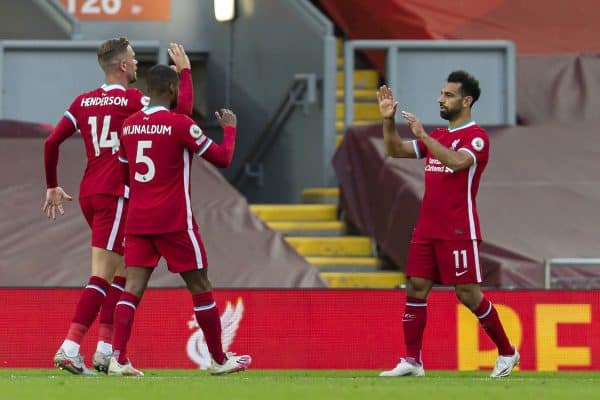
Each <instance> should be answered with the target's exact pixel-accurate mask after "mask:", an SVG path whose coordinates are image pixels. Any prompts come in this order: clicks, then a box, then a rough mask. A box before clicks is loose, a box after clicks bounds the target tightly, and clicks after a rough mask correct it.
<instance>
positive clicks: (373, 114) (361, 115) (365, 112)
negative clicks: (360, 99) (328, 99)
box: [335, 102, 381, 121]
mask: <svg viewBox="0 0 600 400" xmlns="http://www.w3.org/2000/svg"><path fill="white" fill-rule="evenodd" d="M335 118H336V120H343V119H344V103H340V102H338V103H337V104H336V105H335ZM354 118H355V119H358V120H365V121H373V120H380V119H381V114H380V113H379V106H378V105H377V103H354Z"/></svg>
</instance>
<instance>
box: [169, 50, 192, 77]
mask: <svg viewBox="0 0 600 400" xmlns="http://www.w3.org/2000/svg"><path fill="white" fill-rule="evenodd" d="M167 52H168V53H169V57H171V60H173V62H174V63H175V65H174V66H171V68H173V69H174V70H175V71H177V73H180V72H181V71H182V70H184V69H186V68H191V63H190V58H189V57H188V55H187V54H186V53H185V49H184V48H183V46H182V45H180V44H179V43H170V44H169V48H168V49H167Z"/></svg>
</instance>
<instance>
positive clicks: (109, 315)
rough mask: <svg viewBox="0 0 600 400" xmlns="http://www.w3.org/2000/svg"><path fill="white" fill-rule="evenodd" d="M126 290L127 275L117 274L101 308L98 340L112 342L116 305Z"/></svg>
mask: <svg viewBox="0 0 600 400" xmlns="http://www.w3.org/2000/svg"><path fill="white" fill-rule="evenodd" d="M124 290H125V277H124V276H115V278H114V279H113V283H112V284H111V285H110V288H109V289H108V294H107V295H106V298H105V299H104V303H102V308H101V309H100V325H99V327H98V340H100V341H102V342H106V343H111V341H112V333H113V317H114V314H115V306H116V305H117V301H119V297H121V294H122V293H123V291H124Z"/></svg>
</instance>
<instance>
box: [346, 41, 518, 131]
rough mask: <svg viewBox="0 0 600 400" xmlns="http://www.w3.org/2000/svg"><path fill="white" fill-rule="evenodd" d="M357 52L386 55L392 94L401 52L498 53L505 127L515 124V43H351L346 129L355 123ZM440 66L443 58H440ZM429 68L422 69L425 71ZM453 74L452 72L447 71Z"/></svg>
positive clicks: (395, 83) (349, 48) (397, 84)
mask: <svg viewBox="0 0 600 400" xmlns="http://www.w3.org/2000/svg"><path fill="white" fill-rule="evenodd" d="M356 50H385V51H386V75H387V76H386V81H387V84H388V86H389V87H390V88H391V89H392V90H397V89H398V88H399V87H400V77H398V66H399V64H400V60H401V59H400V54H401V53H402V51H419V52H432V53H434V52H435V53H439V54H440V55H446V54H449V53H450V52H473V53H477V52H479V53H481V52H482V51H497V52H501V53H504V61H505V65H504V69H505V71H504V74H505V76H506V82H505V87H504V89H503V90H504V93H503V97H504V104H503V106H504V116H503V120H504V124H506V125H512V124H514V123H515V122H516V102H515V92H516V90H515V66H514V65H515V54H514V46H513V44H512V42H509V41H504V40H348V41H346V42H345V44H344V127H348V126H350V125H352V123H353V121H354V85H353V78H354V76H353V75H354V52H355V51H356ZM440 62H442V63H443V62H444V58H443V57H440ZM426 66H427V65H423V67H426ZM448 72H450V71H448Z"/></svg>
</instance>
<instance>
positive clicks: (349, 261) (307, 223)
mask: <svg viewBox="0 0 600 400" xmlns="http://www.w3.org/2000/svg"><path fill="white" fill-rule="evenodd" d="M343 49H344V42H343V40H341V39H339V38H338V39H337V60H336V64H337V68H338V72H337V75H336V85H337V90H336V93H335V94H336V98H337V104H336V123H335V128H336V133H337V135H336V145H337V146H339V144H340V143H341V142H342V140H343V131H344V121H343V117H344V107H343V98H344V72H343V65H344V59H343ZM352 79H353V82H354V85H353V93H352V95H353V96H354V101H355V103H354V117H355V118H354V122H353V125H359V126H360V125H371V124H378V123H380V119H381V118H380V114H379V107H378V105H377V95H376V91H377V86H378V84H379V75H378V73H377V71H375V70H365V69H359V70H355V71H354V76H353V78H352ZM339 198H340V192H339V189H338V188H337V187H327V188H306V189H304V190H303V191H302V202H303V203H304V204H255V205H251V206H250V209H251V210H252V212H254V213H255V214H256V215H257V216H258V217H259V218H261V219H262V220H263V221H264V222H265V223H266V224H267V225H268V226H269V227H270V228H271V229H273V230H276V231H278V232H281V233H282V234H283V235H284V237H285V240H286V241H287V242H288V243H289V244H290V245H291V246H292V247H293V248H294V249H295V250H296V251H297V252H298V253H299V254H300V255H302V256H304V257H305V258H306V260H307V262H308V263H310V264H312V265H314V266H315V267H317V268H318V269H319V272H320V274H321V276H322V277H323V280H324V281H325V282H326V283H327V284H328V285H329V286H330V287H340V288H394V287H398V286H400V285H402V284H403V283H404V274H402V273H398V272H380V268H381V260H380V259H379V258H377V257H374V256H373V255H374V253H375V251H374V250H375V245H374V242H373V240H372V239H370V238H368V237H363V236H348V235H346V236H344V234H345V233H346V231H347V227H346V224H345V223H344V222H342V221H339V220H338V219H337V213H338V211H337V208H338V204H339Z"/></svg>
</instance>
